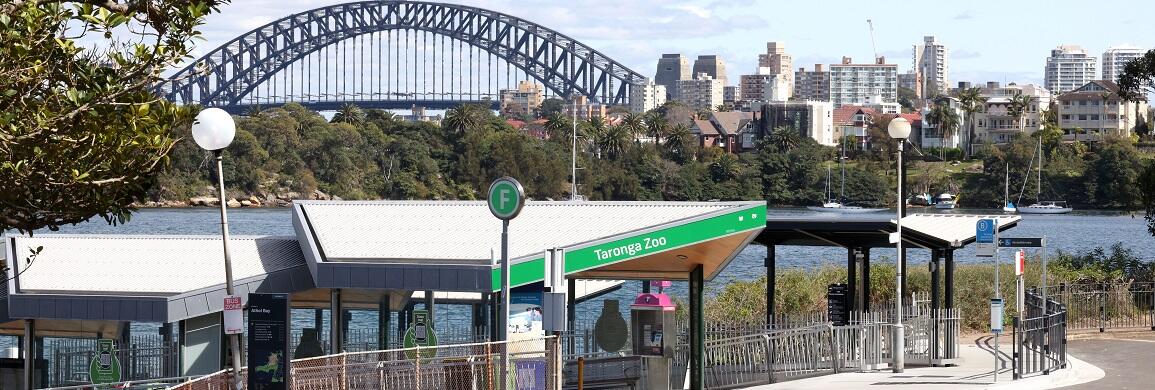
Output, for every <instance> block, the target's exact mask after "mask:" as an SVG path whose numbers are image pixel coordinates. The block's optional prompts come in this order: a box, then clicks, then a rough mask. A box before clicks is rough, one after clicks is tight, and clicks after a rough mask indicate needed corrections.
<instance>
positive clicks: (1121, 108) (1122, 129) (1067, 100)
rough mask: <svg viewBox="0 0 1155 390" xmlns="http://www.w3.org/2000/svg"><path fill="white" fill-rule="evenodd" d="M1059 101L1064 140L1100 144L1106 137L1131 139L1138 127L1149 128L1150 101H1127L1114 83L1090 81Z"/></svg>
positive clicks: (1063, 95)
mask: <svg viewBox="0 0 1155 390" xmlns="http://www.w3.org/2000/svg"><path fill="white" fill-rule="evenodd" d="M1057 100H1058V110H1059V112H1058V118H1059V128H1060V129H1063V140H1064V141H1097V140H1099V139H1100V138H1101V137H1103V136H1106V135H1116V136H1123V137H1130V136H1131V135H1132V134H1134V133H1135V130H1136V128H1139V127H1141V126H1149V124H1148V123H1149V122H1150V118H1148V116H1147V110H1148V104H1147V102H1146V101H1140V102H1128V101H1124V100H1123V99H1122V98H1121V97H1120V96H1119V85H1117V84H1115V82H1113V81H1109V80H1095V81H1092V82H1089V83H1087V84H1084V85H1083V86H1082V87H1079V88H1077V89H1075V90H1074V91H1071V92H1068V93H1065V94H1062V95H1059V98H1058V99H1057Z"/></svg>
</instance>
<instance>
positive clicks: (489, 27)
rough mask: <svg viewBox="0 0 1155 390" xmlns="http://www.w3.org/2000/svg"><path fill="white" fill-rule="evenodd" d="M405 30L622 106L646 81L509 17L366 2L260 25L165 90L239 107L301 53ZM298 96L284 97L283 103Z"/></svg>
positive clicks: (193, 100)
mask: <svg viewBox="0 0 1155 390" xmlns="http://www.w3.org/2000/svg"><path fill="white" fill-rule="evenodd" d="M399 30H400V31H405V30H412V31H421V32H427V33H432V34H435V35H440V36H442V37H448V38H450V39H452V40H455V41H458V42H461V43H463V44H467V45H470V46H472V47H474V48H477V49H480V50H483V51H485V52H488V53H489V54H491V55H495V56H497V57H498V59H500V60H502V61H505V62H506V63H507V64H508V65H512V66H514V67H516V68H517V69H519V70H521V71H523V72H524V73H525V75H526V76H528V77H529V78H533V79H535V80H536V81H538V82H540V83H541V84H542V85H544V86H545V88H546V89H547V90H549V91H551V92H552V93H554V94H556V95H559V96H577V95H580V96H585V97H587V98H589V99H590V100H591V101H594V102H599V103H604V104H611V105H624V104H628V102H629V91H630V88H631V86H632V85H635V84H639V83H643V82H645V77H644V76H642V75H640V74H638V73H637V72H634V71H633V70H630V69H629V68H627V67H626V66H624V65H622V64H621V63H619V62H617V61H614V60H613V59H611V58H609V57H607V56H606V55H604V54H602V53H600V52H598V51H597V50H594V49H593V48H590V47H589V46H587V45H585V44H582V43H581V42H578V41H577V40H575V39H573V38H570V37H568V36H566V35H564V34H561V33H558V32H556V31H554V30H552V29H549V28H546V27H544V26H541V25H538V24H535V23H533V22H530V21H527V20H524V19H521V18H517V17H514V16H511V15H507V14H503V13H499V12H494V11H490V10H485V9H481V8H476V7H468V6H462V5H456V4H442V3H433V2H421V1H363V2H354V3H346V4H337V5H332V6H326V7H321V8H317V9H313V10H310V11H305V12H301V13H297V14H294V15H290V16H287V17H285V18H282V19H280V20H277V21H274V22H271V23H269V24H266V25H264V26H262V27H259V28H256V29H254V30H252V31H249V32H248V33H245V34H243V35H241V36H239V37H237V38H235V39H233V40H232V41H230V42H228V43H226V44H224V45H222V46H220V47H218V48H216V49H215V50H213V51H211V52H209V53H208V54H206V55H205V56H203V57H201V58H200V59H198V60H196V61H195V62H194V63H193V64H192V65H189V66H188V67H186V68H184V69H182V70H181V71H179V72H177V73H176V74H174V75H173V76H172V77H170V78H169V80H168V81H167V82H165V83H163V84H162V85H161V86H160V88H161V90H162V93H163V94H164V95H165V96H166V98H168V99H169V100H172V101H175V102H178V103H184V104H200V105H203V106H212V107H223V108H226V109H227V108H230V107H231V108H236V107H239V106H244V105H245V103H244V99H245V98H246V97H248V96H250V94H252V93H254V91H255V90H256V89H257V88H258V87H259V86H260V85H262V84H263V83H266V82H268V81H269V80H270V78H271V77H273V76H274V75H277V74H278V73H279V72H282V71H284V70H285V69H286V68H288V67H290V66H291V65H292V64H294V63H295V62H296V61H298V60H300V59H302V58H306V57H307V56H309V55H312V54H314V53H317V52H318V51H320V50H322V49H325V48H327V47H329V46H331V45H334V44H337V43H340V42H344V41H347V40H350V39H353V38H356V37H363V36H365V35H367V34H374V33H381V32H386V33H390V32H393V31H399ZM406 39H407V38H406ZM414 43H416V42H414ZM304 81H306V82H309V81H310V80H304ZM293 98H294V96H285V101H286V102H287V101H293ZM321 100H322V101H318V102H316V103H318V104H317V105H318V106H322V107H323V106H326V105H328V106H333V105H334V104H339V103H340V102H341V100H340V99H336V100H326V99H321ZM432 103H434V104H433V105H436V102H432ZM389 108H399V107H389Z"/></svg>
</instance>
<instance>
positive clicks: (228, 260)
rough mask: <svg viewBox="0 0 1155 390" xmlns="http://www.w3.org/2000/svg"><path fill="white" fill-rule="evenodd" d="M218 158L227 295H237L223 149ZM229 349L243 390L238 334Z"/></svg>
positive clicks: (235, 376)
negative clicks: (230, 244) (234, 280)
mask: <svg viewBox="0 0 1155 390" xmlns="http://www.w3.org/2000/svg"><path fill="white" fill-rule="evenodd" d="M213 154H214V155H216V160H217V183H218V184H219V185H220V192H221V242H222V243H223V246H224V251H225V295H230V296H232V295H236V294H235V291H234V287H233V261H232V255H231V252H230V251H229V216H228V211H227V209H228V204H227V203H226V199H225V169H224V163H223V159H222V158H221V151H220V150H214V151H213ZM229 349H230V350H231V351H232V354H233V385H234V386H235V387H236V389H237V390H241V342H240V337H239V336H238V335H236V334H230V335H229Z"/></svg>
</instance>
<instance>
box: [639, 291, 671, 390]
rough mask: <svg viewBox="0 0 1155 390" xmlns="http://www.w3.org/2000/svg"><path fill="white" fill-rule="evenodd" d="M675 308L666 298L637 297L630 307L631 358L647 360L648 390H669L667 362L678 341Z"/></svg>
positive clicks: (668, 362)
mask: <svg viewBox="0 0 1155 390" xmlns="http://www.w3.org/2000/svg"><path fill="white" fill-rule="evenodd" d="M676 308H677V307H676V306H675V305H674V302H673V301H672V300H670V297H669V296H668V295H666V294H649V293H645V294H638V297H637V298H636V299H634V304H632V305H630V325H631V327H630V330H631V332H630V333H631V335H632V340H630V341H631V345H632V346H633V347H634V354H635V355H638V356H641V357H642V358H643V359H647V361H646V364H647V370H646V373H645V376H646V378H645V380H646V383H648V384H649V387H650V388H652V389H668V388H670V362H671V361H672V358H673V357H674V345H675V343H676V342H677V341H678V332H677V329H678V328H677V325H676V324H677V323H676V322H675V321H674V311H675V309H676Z"/></svg>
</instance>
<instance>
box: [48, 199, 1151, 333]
mask: <svg viewBox="0 0 1155 390" xmlns="http://www.w3.org/2000/svg"><path fill="white" fill-rule="evenodd" d="M926 211H931V212H933V211H936V210H933V209H929V210H925V211H924V210H919V209H915V210H912V211H911V213H917V212H926ZM950 212H952V213H970V214H983V213H986V212H987V211H985V210H950ZM813 214H815V212H812V211H808V210H806V209H801V208H791V209H771V210H770V211H769V217H771V218H773V217H775V216H790V215H813ZM887 215H892V214H887ZM383 226H387V225H383ZM229 228H230V231H231V232H232V233H233V234H234V235H277V236H294V235H295V233H294V231H293V227H292V222H291V215H290V213H289V209H237V210H230V212H229ZM219 229H220V220H219V214H218V212H217V211H216V210H215V209H205V208H202V209H147V210H141V211H140V212H138V213H136V214H135V215H134V216H133V217H132V220H131V221H129V222H128V223H126V224H123V225H119V226H110V225H108V224H107V223H105V222H104V221H103V220H94V221H91V222H88V223H84V224H80V225H76V226H66V227H62V228H61V229H60V231H59V232H55V233H53V232H38V233H37V234H57V233H60V234H150V235H156V234H162V235H216V234H219V231H220V230H219ZM1005 236H1011V237H1039V236H1046V237H1047V239H1048V240H1047V241H1048V246H1049V247H1050V248H1049V252H1050V253H1052V254H1053V253H1054V251H1055V250H1063V251H1067V252H1073V251H1080V250H1088V249H1091V248H1094V247H1097V246H1101V247H1109V246H1110V245H1112V244H1114V243H1116V242H1122V243H1123V244H1124V245H1125V246H1126V247H1128V248H1131V249H1133V250H1134V251H1135V253H1136V254H1137V255H1138V256H1140V257H1141V258H1144V259H1150V258H1152V257H1155V238H1153V237H1151V236H1150V235H1148V233H1147V230H1146V222H1145V220H1144V219H1143V216H1142V214H1141V213H1136V214H1130V213H1121V212H1098V211H1096V212H1075V213H1072V214H1068V215H1026V216H1023V219H1022V221H1021V222H1020V223H1019V225H1018V226H1017V227H1015V228H1013V229H1011V230H1009V231H1008V232H1007V233H1006V234H1005ZM498 239H499V237H494V241H495V242H496V241H497V240H498ZM511 239H514V240H516V239H517V238H516V237H511ZM909 253H910V255H911V257H910V260H909V264H910V267H918V266H925V262H926V260H927V258H928V257H929V253H928V252H927V251H919V250H912V251H910V252H909ZM765 256H766V248H765V247H762V246H758V245H751V246H750V247H748V248H746V249H745V250H744V251H743V252H742V253H741V254H740V255H739V256H738V257H737V258H736V259H735V260H734V261H733V262H731V263H730V265H729V266H728V267H727V268H726V269H725V270H724V271H723V272H722V273H721V274H720V275H718V277H717V278H715V279H714V280H712V281H710V282H707V291H709V290H710V289H717V288H721V287H723V286H725V285H726V284H727V283H728V282H730V281H734V280H751V279H754V278H757V277H759V276H761V275H763V274H764V273H765V268H764V267H763V262H764V259H765ZM845 258H846V252H845V250H843V249H839V248H812V247H810V248H801V247H779V248H778V255H777V259H776V261H777V264H778V266H779V267H780V268H804V269H806V268H813V267H817V266H820V265H823V264H834V265H839V264H845ZM893 258H894V250H893V249H891V250H887V249H884V248H881V249H874V250H873V252H872V259H874V260H875V261H888V260H892V259H893ZM955 259H956V261H957V262H959V263H974V262H979V261H985V262H990V260H989V259H982V260H980V259H979V258H977V257H975V256H974V251H973V249H971V248H965V249H963V250H961V251H959V252H957V253H956V255H955ZM125 282H126V283H131V281H125ZM640 290H641V282H637V281H629V282H626V283H625V284H624V285H623V286H622V288H620V289H618V290H616V291H613V292H611V293H608V294H606V295H605V296H604V299H617V300H620V301H622V302H623V304H622V305H621V308H622V309H623V310H628V303H625V302H629V301H631V300H632V299H633V297H634V296H636V294H637V293H638V292H639V291H640ZM667 292H668V293H670V294H671V295H673V296H674V297H676V298H677V299H680V300H682V301H683V302H685V301H686V299H687V297H686V294H687V290H686V286H685V283H680V282H675V283H674V286H673V287H672V288H671V289H669V290H667ZM602 305H603V303H602V299H601V298H599V299H596V300H592V301H589V302H585V303H582V304H580V305H579V306H578V308H577V310H578V315H577V317H578V318H579V319H593V318H596V317H597V315H598V313H600V311H601V308H602ZM436 312H437V318H436V320H435V326H436V327H437V328H441V329H445V328H452V327H465V326H468V325H467V324H468V323H469V322H468V321H469V315H470V311H469V308H468V307H464V306H453V305H438V307H437V308H436ZM623 314H626V313H623ZM325 317H326V320H325V322H326V323H327V322H328V320H327V317H328V315H327V314H326V315H325ZM313 318H314V317H313V312H312V311H311V310H298V311H295V312H294V322H295V324H294V325H295V327H298V328H299V327H312V324H313ZM376 323H377V318H376V313H373V312H356V313H354V314H353V317H352V321H351V324H350V329H351V330H352V331H356V330H357V329H375V326H376ZM153 329H155V324H149V325H144V324H141V325H137V326H135V327H134V332H141V331H145V332H147V331H155V330H153ZM322 333H327V330H325V329H322Z"/></svg>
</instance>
